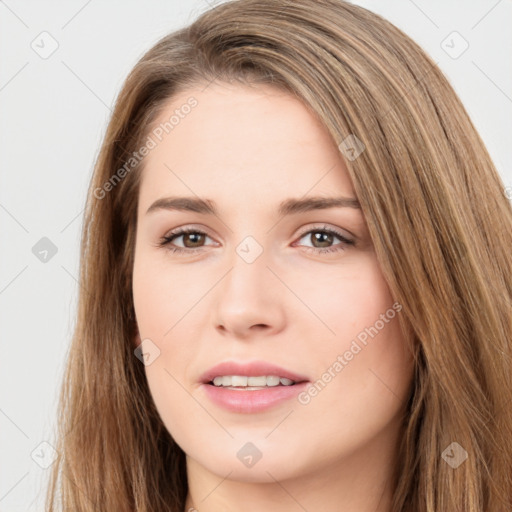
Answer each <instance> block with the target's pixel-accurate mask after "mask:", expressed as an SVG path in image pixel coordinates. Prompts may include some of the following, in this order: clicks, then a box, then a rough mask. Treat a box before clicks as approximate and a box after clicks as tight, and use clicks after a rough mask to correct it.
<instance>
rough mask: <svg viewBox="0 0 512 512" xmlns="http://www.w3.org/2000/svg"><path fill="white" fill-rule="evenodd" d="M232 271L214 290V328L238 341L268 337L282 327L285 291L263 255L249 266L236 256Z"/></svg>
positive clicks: (283, 323)
mask: <svg viewBox="0 0 512 512" xmlns="http://www.w3.org/2000/svg"><path fill="white" fill-rule="evenodd" d="M230 261H231V262H232V266H231V270H230V271H229V272H228V273H227V275H226V276H225V277H224V278H223V279H222V281H221V282H220V283H219V284H218V286H216V287H215V288H216V292H215V296H214V304H215V306H214V322H215V328H216V329H217V331H218V332H220V334H222V335H227V334H230V335H231V336H232V337H236V338H238V339H248V338H251V337H254V336H256V335H258V336H262V335H264V336H268V335H271V334H276V333H278V332H280V331H281V330H282V329H283V328H284V325H285V301H286V297H285V296H284V291H285V290H284V289H283V288H284V287H283V284H282V283H281V282H280V281H279V279H277V278H276V276H275V270H274V269H273V271H271V270H270V269H269V268H268V263H269V261H268V258H267V256H266V253H265V251H264V252H263V253H262V254H261V255H260V256H259V257H258V258H257V259H256V260H255V261H253V262H252V263H248V262H247V261H245V260H244V259H243V258H242V257H240V256H239V255H238V254H235V255H234V257H233V258H232V259H231V260H230Z"/></svg>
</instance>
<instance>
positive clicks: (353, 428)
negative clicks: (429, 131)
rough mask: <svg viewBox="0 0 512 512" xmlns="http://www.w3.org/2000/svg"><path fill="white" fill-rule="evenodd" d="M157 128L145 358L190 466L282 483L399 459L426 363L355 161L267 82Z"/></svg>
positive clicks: (139, 261) (139, 298)
mask: <svg viewBox="0 0 512 512" xmlns="http://www.w3.org/2000/svg"><path fill="white" fill-rule="evenodd" d="M186 105H189V107H186ZM172 116H174V117H172ZM171 118H172V119H171ZM170 119H171V121H170ZM166 123H167V124H166ZM155 127H156V128H155V130H153V132H152V134H151V137H152V140H153V142H154V143H155V144H153V143H148V144H147V146H148V148H150V149H149V154H147V156H146V157H145V159H144V166H145V167H144V170H143V173H142V181H141V188H140V196H139V208H138V221H137V239H136V248H135V262H134V269H133V297H134V304H135V312H136V317H137V323H138V328H139V333H140V335H139V336H137V338H136V339H135V340H134V348H135V347H136V346H138V345H139V344H140V343H141V341H142V340H144V341H143V344H142V349H143V350H142V351H143V353H144V354H146V356H144V357H141V359H144V361H145V362H144V364H145V371H146V375H147V379H148V383H149V387H150V390H151V393H152V396H153V398H154V401H155V404H156V406H157V409H158V411H159V413H160V416H161V418H162V420H163V422H164V423H165V425H166V427H167V429H168V430H169V432H170V434H171V435H172V436H173V438H174V439H175V440H176V442H177V443H178V444H179V445H180V446H181V448H182V449H183V450H184V452H185V453H186V454H187V463H188V465H189V469H190V468H191V467H193V468H201V469H202V470H203V471H207V472H209V473H213V474H215V475H218V476H219V477H222V478H224V477H225V476H226V475H228V474H229V475H230V476H229V478H230V479H235V480H242V481H251V482H270V481H273V478H275V479H277V480H280V481H282V480H284V479H288V478H294V477H298V476H301V475H307V474H308V473H311V472H318V471H321V470H325V469H327V468H330V469H331V470H332V468H333V467H335V466H336V465H337V466H339V467H340V468H341V467H342V466H343V465H344V464H346V463H348V462H350V468H351V471H355V472H357V471H358V468H359V469H360V470H362V467H363V465H365V464H366V465H368V464H373V465H374V466H375V464H376V462H375V461H377V460H379V456H380V457H381V458H382V459H383V458H385V459H386V462H387V463H388V464H389V456H390V454H392V453H393V452H394V450H395V443H396V441H397V433H398V427H399V416H400V414H401V412H402V411H403V407H404V401H405V400H406V398H407V395H408V392H409V389H410V384H411V378H412V371H413V367H412V360H411V357H410V355H409V353H408V351H407V350H406V349H405V344H404V340H403V337H402V334H401V331H400V329H399V322H398V317H399V315H400V314H401V313H400V310H401V305H400V304H398V303H396V302H394V300H393V298H392V297H391V295H390V292H389V289H388V286H387V284H386V282H385V281H384V278H383V276H382V273H381V270H380V268H379V265H378V263H377V259H376V255H375V252H374V248H373V245H372V241H371V239H370V237H369V234H368V231H367V227H366V224H365V219H364V217H363V214H362V212H361V210H360V208H359V207H358V203H357V198H356V197H355V194H354V190H353V187H352V184H351V180H350V179H349V176H348V173H347V170H346V166H345V164H344V161H343V158H342V154H341V153H340V150H339V149H338V148H337V147H336V145H335V144H334V143H333V142H332V141H331V139H330V138H329V135H328V133H327V132H326V131H325V129H324V128H323V127H322V126H321V125H320V124H319V122H317V121H316V120H315V118H314V117H313V116H312V115H311V114H310V113H309V112H308V110H307V109H306V108H305V107H304V106H303V105H302V104H301V103H300V102H299V101H298V100H296V99H294V98H293V97H292V96H290V95H288V94H286V93H283V92H280V91H278V90H276V89H273V88H270V87H268V86H258V87H257V88H255V87H253V88H249V87H247V86H242V85H228V84H219V83H215V84H212V85H210V86H209V87H207V88H206V89H205V90H201V88H199V87H198V88H197V89H194V88H191V89H190V90H188V91H186V92H183V93H180V94H179V95H177V96H175V97H173V98H172V101H170V102H169V103H168V105H167V108H166V109H165V111H163V112H162V114H161V115H160V117H159V119H158V120H157V122H156V124H155ZM347 135H349V134H347ZM159 139H161V140H159ZM349 140H350V139H349ZM365 142H366V143H370V141H365ZM153 145H155V147H153ZM180 198H181V199H180ZM184 198H186V200H185V199H184ZM328 200H337V201H339V202H338V203H337V204H335V205H333V204H331V205H329V204H328V203H322V201H324V202H326V201H328ZM326 206H328V207H326ZM212 211H213V212H214V213H212ZM180 230H187V231H188V232H189V233H188V234H179V233H180ZM139 350H140V349H139ZM218 365H221V366H218ZM215 367H217V368H215ZM232 376H235V377H236V378H231V377H232ZM287 379H289V380H287ZM212 381H214V383H212ZM290 381H292V382H294V383H293V384H291V385H290ZM370 457H373V458H370ZM345 467H346V466H345ZM365 467H366V466H365ZM375 467H377V466H375ZM270 475H271V476H270Z"/></svg>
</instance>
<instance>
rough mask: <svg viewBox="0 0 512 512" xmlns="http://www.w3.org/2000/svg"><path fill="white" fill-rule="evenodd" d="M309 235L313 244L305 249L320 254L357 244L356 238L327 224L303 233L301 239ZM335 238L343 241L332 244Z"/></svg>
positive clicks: (341, 249)
mask: <svg viewBox="0 0 512 512" xmlns="http://www.w3.org/2000/svg"><path fill="white" fill-rule="evenodd" d="M307 237H309V240H311V241H312V243H313V245H312V246H305V249H306V250H307V251H308V252H315V253H320V254H323V253H329V252H339V251H344V250H345V249H346V248H347V246H350V245H354V244H355V242H354V240H351V239H349V238H347V237H346V236H345V235H344V234H343V233H341V232H339V231H337V230H335V229H333V228H328V227H327V226H323V227H318V228H314V229H310V230H308V231H306V232H304V233H302V235H301V236H300V239H299V240H302V239H303V238H307ZM335 238H337V239H338V240H340V241H341V243H339V244H337V245H335V246H330V245H331V244H332V243H333V242H334V239H335Z"/></svg>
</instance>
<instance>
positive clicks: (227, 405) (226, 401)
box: [200, 361, 309, 414]
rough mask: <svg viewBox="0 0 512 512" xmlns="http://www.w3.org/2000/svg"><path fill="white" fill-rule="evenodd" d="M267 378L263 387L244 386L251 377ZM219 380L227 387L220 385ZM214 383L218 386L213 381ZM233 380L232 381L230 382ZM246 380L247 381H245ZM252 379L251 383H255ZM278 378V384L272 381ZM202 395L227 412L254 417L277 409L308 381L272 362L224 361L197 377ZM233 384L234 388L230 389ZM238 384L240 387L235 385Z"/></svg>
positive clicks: (293, 396) (302, 376)
mask: <svg viewBox="0 0 512 512" xmlns="http://www.w3.org/2000/svg"><path fill="white" fill-rule="evenodd" d="M263 376H266V379H267V385H266V386H261V387H260V386H248V385H247V386H245V387H244V386H243V384H245V383H247V384H249V379H250V378H251V377H252V378H253V379H254V377H263ZM219 377H222V380H224V378H225V377H227V381H226V384H227V386H224V385H219ZM214 379H215V380H216V381H217V385H215V384H214V382H213V380H214ZM232 379H234V382H233V380H232ZM245 379H247V381H246V380H245ZM253 379H251V384H252V383H253V382H254V380H253ZM276 379H278V381H279V384H277V383H276V382H275V380H276ZM200 382H201V392H202V393H204V395H205V397H206V398H208V400H210V401H211V403H212V404H214V405H215V406H217V407H220V408H221V409H224V410H226V411H229V412H230V413H237V414H240V413H245V414H256V413H263V412H265V411H267V410H272V409H276V408H277V407H279V406H281V405H284V404H286V403H287V402H289V401H290V400H292V399H294V398H296V397H297V395H298V394H299V393H301V392H302V391H304V389H305V388H306V387H307V386H308V383H309V379H308V378H307V377H305V376H304V375H301V374H298V373H295V372H292V371H291V370H287V369H286V368H282V367H280V366H277V365H275V364H272V363H267V362H264V361H252V362H248V363H235V362H232V361H226V362H223V363H220V364H218V365H215V366H214V367H212V368H210V369H209V370H208V371H206V372H205V373H203V375H201V377H200ZM233 384H235V386H233ZM238 384H242V385H240V386H238Z"/></svg>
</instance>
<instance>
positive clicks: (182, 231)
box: [158, 226, 354, 255]
mask: <svg viewBox="0 0 512 512" xmlns="http://www.w3.org/2000/svg"><path fill="white" fill-rule="evenodd" d="M190 233H194V234H199V235H206V236H208V235H207V233H205V232H204V231H201V230H199V229H190V228H189V229H187V228H179V229H176V230H175V231H172V232H171V233H169V235H167V236H164V237H162V238H161V239H160V242H159V243H158V246H159V247H166V248H167V250H169V251H170V252H171V253H176V254H182V255H183V254H185V253H187V254H195V253H197V252H201V251H202V249H203V248H202V247H196V248H192V249H184V248H181V247H172V246H171V245H170V244H171V242H172V241H173V240H174V239H176V238H179V237H180V236H182V235H188V234H190ZM310 233H328V234H330V235H334V236H335V237H336V238H339V239H340V240H341V242H342V243H343V244H345V245H354V241H353V240H349V239H348V238H346V237H345V236H344V235H342V234H341V233H340V232H339V231H336V230H335V229H332V228H328V227H327V226H324V227H322V228H314V229H310V230H308V231H305V232H304V233H302V234H301V235H300V236H299V240H300V239H301V238H304V236H305V235H309V234H310ZM340 245H342V244H340ZM303 249H305V250H306V251H307V252H314V253H317V254H326V253H333V252H339V251H344V250H345V249H346V247H338V248H334V247H328V248H317V247H304V248H303Z"/></svg>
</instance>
